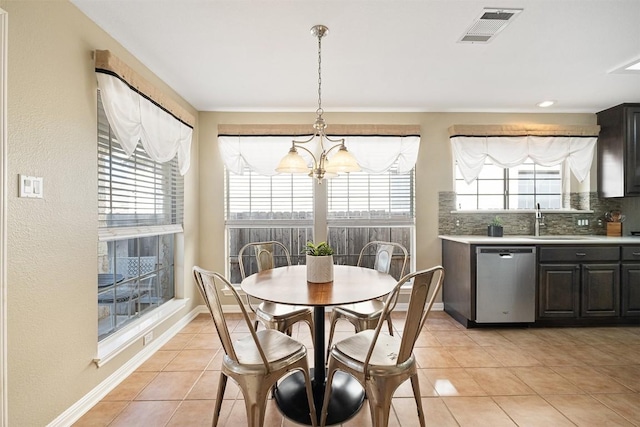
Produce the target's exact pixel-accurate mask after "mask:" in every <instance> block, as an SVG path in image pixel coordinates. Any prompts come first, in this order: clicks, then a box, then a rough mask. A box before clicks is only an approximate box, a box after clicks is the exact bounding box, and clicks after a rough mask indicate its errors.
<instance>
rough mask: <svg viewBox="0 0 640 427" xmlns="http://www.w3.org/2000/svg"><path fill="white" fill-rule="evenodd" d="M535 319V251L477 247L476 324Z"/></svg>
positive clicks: (532, 249)
mask: <svg viewBox="0 0 640 427" xmlns="http://www.w3.org/2000/svg"><path fill="white" fill-rule="evenodd" d="M535 319H536V248H535V247H533V246H531V247H529V246H517V247H496V246H486V247H478V248H476V323H525V322H534V321H535Z"/></svg>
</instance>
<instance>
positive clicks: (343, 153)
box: [325, 145, 361, 173]
mask: <svg viewBox="0 0 640 427" xmlns="http://www.w3.org/2000/svg"><path fill="white" fill-rule="evenodd" d="M325 169H326V171H327V172H331V173H340V172H359V171H360V170H361V168H360V165H359V164H358V162H357V161H356V158H355V157H353V154H351V153H349V152H348V151H347V147H345V146H344V145H343V146H341V147H340V149H339V150H338V152H337V153H336V154H334V155H333V156H331V161H330V162H327V163H326V167H325Z"/></svg>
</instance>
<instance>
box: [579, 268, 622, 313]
mask: <svg viewBox="0 0 640 427" xmlns="http://www.w3.org/2000/svg"><path fill="white" fill-rule="evenodd" d="M580 314H581V315H582V316H583V317H615V316H619V315H620V265H619V264H582V298H581V304H580Z"/></svg>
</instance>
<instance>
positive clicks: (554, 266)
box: [538, 246, 640, 319]
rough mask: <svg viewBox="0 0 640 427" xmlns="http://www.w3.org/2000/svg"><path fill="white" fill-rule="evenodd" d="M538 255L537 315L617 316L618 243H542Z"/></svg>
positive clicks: (568, 316)
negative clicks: (602, 244) (548, 244)
mask: <svg viewBox="0 0 640 427" xmlns="http://www.w3.org/2000/svg"><path fill="white" fill-rule="evenodd" d="M539 254H540V265H539V270H538V317H539V318H541V319H544V318H579V317H617V316H619V315H620V264H619V262H618V261H619V259H620V248H619V247H618V246H612V247H597V246H589V247H575V246H568V247H567V246H563V247H556V246H543V247H541V248H540V250H539ZM639 267H640V265H639Z"/></svg>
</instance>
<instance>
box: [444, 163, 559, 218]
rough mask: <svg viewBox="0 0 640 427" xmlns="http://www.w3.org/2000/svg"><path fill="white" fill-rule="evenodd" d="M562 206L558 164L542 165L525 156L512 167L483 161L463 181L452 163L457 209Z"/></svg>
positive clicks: (513, 208)
mask: <svg viewBox="0 0 640 427" xmlns="http://www.w3.org/2000/svg"><path fill="white" fill-rule="evenodd" d="M537 203H540V207H541V208H542V209H561V208H562V167H561V166H560V165H557V166H552V167H544V166H540V165H536V164H535V163H533V162H532V161H531V160H528V161H526V162H524V163H522V164H521V165H518V166H515V167H512V168H502V167H498V166H496V165H493V164H491V163H485V164H484V166H483V168H482V170H481V172H480V174H479V175H478V177H477V179H475V180H474V181H473V182H471V184H467V183H466V182H465V180H464V178H463V177H462V174H461V173H460V169H459V168H458V167H457V166H456V206H457V208H458V210H482V209H487V210H488V209H505V210H518V209H535V207H536V204H537Z"/></svg>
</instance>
